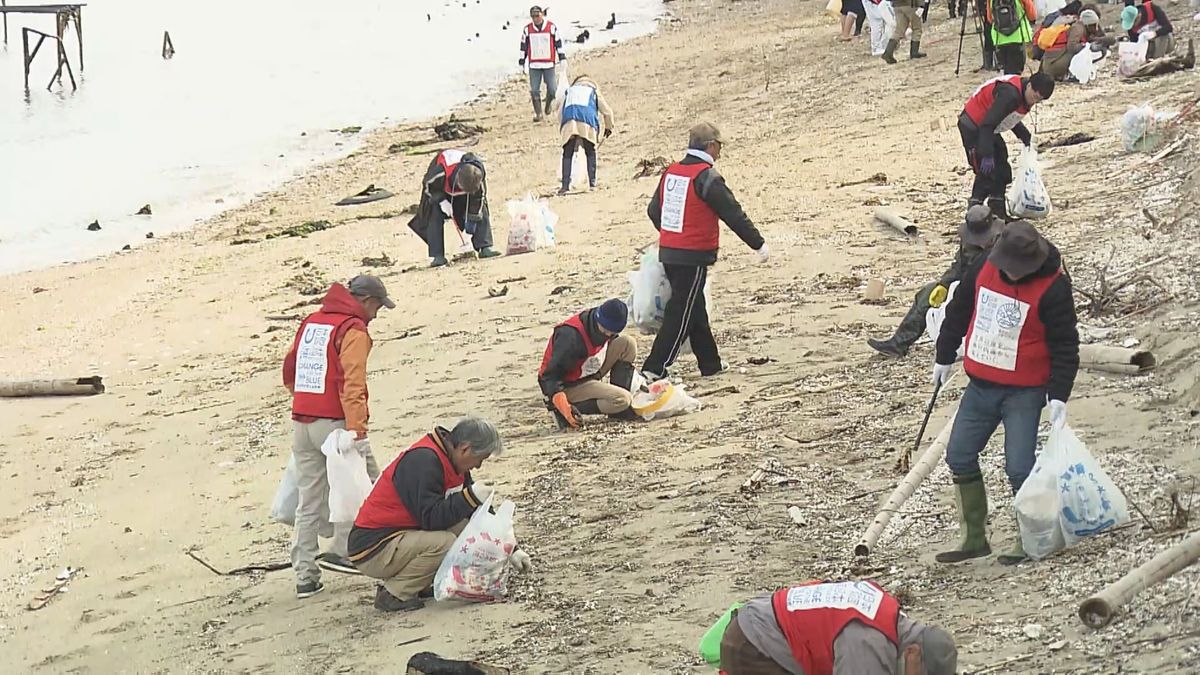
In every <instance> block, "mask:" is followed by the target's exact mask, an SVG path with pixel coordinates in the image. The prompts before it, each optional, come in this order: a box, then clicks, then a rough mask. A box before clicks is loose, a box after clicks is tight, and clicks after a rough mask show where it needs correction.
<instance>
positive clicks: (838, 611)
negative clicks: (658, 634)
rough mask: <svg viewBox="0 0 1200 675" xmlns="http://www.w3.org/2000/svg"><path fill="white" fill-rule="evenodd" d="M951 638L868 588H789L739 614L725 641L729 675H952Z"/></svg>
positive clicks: (954, 652)
mask: <svg viewBox="0 0 1200 675" xmlns="http://www.w3.org/2000/svg"><path fill="white" fill-rule="evenodd" d="M957 666H958V649H957V648H956V647H955V646H954V639H953V638H952V637H950V635H949V634H948V633H946V631H944V630H942V629H941V628H937V627H935V626H930V625H927V624H923V623H920V622H917V621H913V620H911V619H909V618H908V617H907V616H905V615H904V614H903V613H902V612H901V611H900V602H899V601H898V600H896V598H895V596H893V595H891V594H890V593H888V592H886V591H884V590H883V589H882V588H880V587H879V586H877V585H876V584H875V583H873V582H870V581H843V582H835V583H811V584H805V585H801V586H794V587H791V588H783V589H780V590H778V591H776V592H775V593H774V594H772V595H769V596H766V597H762V598H756V599H754V600H751V601H750V602H749V603H747V604H746V605H745V606H743V607H741V608H740V609H738V610H737V611H736V612H735V613H734V615H733V618H732V619H731V620H730V621H729V625H728V626H726V628H725V634H724V636H723V637H722V639H721V672H722V673H725V675H827V674H836V675H918V674H926V675H953V674H954V671H955V668H956V667H957Z"/></svg>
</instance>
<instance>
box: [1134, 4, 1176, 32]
mask: <svg viewBox="0 0 1200 675" xmlns="http://www.w3.org/2000/svg"><path fill="white" fill-rule="evenodd" d="M1125 4H1126V5H1128V4H1130V3H1128V2H1127V3H1125ZM1134 6H1136V7H1137V12H1138V15H1137V18H1136V19H1134V21H1133V26H1134V30H1129V31H1126V33H1127V34H1128V35H1129V40H1130V41H1131V42H1137V39H1138V33H1139V31H1140V29H1141V27H1142V26H1145V25H1146V19H1147V18H1149V17H1147V16H1146V5H1145V3H1142V2H1139V3H1135V4H1134ZM1150 9H1152V10H1154V20H1155V21H1157V22H1158V30H1156V31H1154V32H1155V33H1158V35H1159V36H1160V37H1161V36H1163V35H1170V34H1171V33H1174V32H1175V26H1173V25H1171V19H1170V18H1168V17H1167V13H1166V12H1164V11H1163V8H1162V7H1159V6H1158V3H1155V2H1152V3H1150Z"/></svg>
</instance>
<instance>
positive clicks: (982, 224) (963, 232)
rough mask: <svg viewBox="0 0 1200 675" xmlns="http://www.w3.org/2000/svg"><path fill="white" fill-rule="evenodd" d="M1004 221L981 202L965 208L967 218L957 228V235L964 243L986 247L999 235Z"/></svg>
mask: <svg viewBox="0 0 1200 675" xmlns="http://www.w3.org/2000/svg"><path fill="white" fill-rule="evenodd" d="M1003 227H1004V221H1003V220H1001V219H999V218H997V217H996V216H994V215H992V210H991V209H989V208H988V207H986V206H984V205H982V204H976V205H975V206H972V207H971V208H969V209H967V218H966V220H964V221H963V224H962V227H959V228H958V236H959V238H960V239H961V240H962V242H963V243H964V244H967V245H969V246H978V247H979V248H988V247H990V246H991V245H992V244H993V243H994V242H995V241H996V237H998V236H999V235H1000V230H1001V229H1002V228H1003Z"/></svg>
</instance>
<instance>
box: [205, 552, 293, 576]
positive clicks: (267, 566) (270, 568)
mask: <svg viewBox="0 0 1200 675" xmlns="http://www.w3.org/2000/svg"><path fill="white" fill-rule="evenodd" d="M187 555H188V557H189V558H191V559H192V560H195V561H196V562H198V563H200V564H201V565H203V566H204V567H205V568H207V569H208V571H209V572H212V573H213V574H216V575H217V576H221V577H236V576H239V575H243V574H254V573H255V572H277V571H279V570H286V569H288V568H290V567H291V566H292V563H291V562H290V561H289V562H279V563H259V564H255V565H246V566H244V567H235V568H233V569H231V570H229V571H228V572H222V571H221V570H219V569H217V568H215V567H213V566H212V565H209V564H208V563H207V562H205V561H204V560H203V559H202V558H201V557H200V556H198V555H196V554H195V553H193V552H192V551H187Z"/></svg>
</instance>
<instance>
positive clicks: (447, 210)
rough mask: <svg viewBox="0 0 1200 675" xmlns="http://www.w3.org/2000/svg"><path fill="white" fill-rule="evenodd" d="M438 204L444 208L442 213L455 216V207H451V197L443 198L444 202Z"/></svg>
mask: <svg viewBox="0 0 1200 675" xmlns="http://www.w3.org/2000/svg"><path fill="white" fill-rule="evenodd" d="M438 206H440V207H441V208H442V213H444V214H446V215H447V216H449V217H451V218H453V217H454V209H453V208H451V207H450V200H449V199H443V200H442V203H440V204H438Z"/></svg>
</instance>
